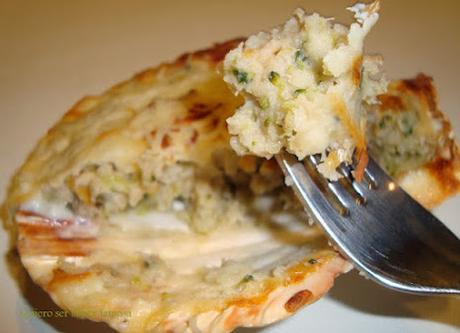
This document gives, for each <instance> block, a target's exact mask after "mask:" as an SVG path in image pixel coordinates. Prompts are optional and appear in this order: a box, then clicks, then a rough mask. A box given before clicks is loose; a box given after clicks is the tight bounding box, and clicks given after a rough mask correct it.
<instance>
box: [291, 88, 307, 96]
mask: <svg viewBox="0 0 460 333" xmlns="http://www.w3.org/2000/svg"><path fill="white" fill-rule="evenodd" d="M306 91H307V89H296V90H295V91H294V95H296V96H298V95H300V94H303V93H305V92H306Z"/></svg>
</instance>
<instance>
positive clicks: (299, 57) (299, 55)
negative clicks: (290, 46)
mask: <svg viewBox="0 0 460 333" xmlns="http://www.w3.org/2000/svg"><path fill="white" fill-rule="evenodd" d="M294 59H295V63H296V65H297V66H298V67H299V68H300V69H303V67H304V65H305V60H307V56H306V55H305V53H304V52H303V50H302V49H300V50H297V51H296V52H295V55H294Z"/></svg>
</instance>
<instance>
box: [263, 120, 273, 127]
mask: <svg viewBox="0 0 460 333" xmlns="http://www.w3.org/2000/svg"><path fill="white" fill-rule="evenodd" d="M270 123H271V119H270V118H266V119H265V120H264V127H268V126H269V125H270Z"/></svg>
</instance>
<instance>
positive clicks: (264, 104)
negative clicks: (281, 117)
mask: <svg viewBox="0 0 460 333" xmlns="http://www.w3.org/2000/svg"><path fill="white" fill-rule="evenodd" d="M258 102H259V106H260V107H261V108H262V110H266V109H268V108H269V107H270V100H269V99H268V97H267V96H264V97H262V98H260V99H259V100H258Z"/></svg>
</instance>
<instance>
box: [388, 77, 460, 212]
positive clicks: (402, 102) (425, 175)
mask: <svg viewBox="0 0 460 333" xmlns="http://www.w3.org/2000/svg"><path fill="white" fill-rule="evenodd" d="M379 100H380V102H381V104H380V107H379V110H380V111H389V112H404V111H405V110H410V109H411V108H412V107H413V106H412V105H411V103H415V101H416V102H417V103H419V105H420V106H419V107H420V110H421V112H427V113H428V115H429V117H430V118H431V120H432V121H433V122H435V121H436V122H437V123H439V124H441V130H440V134H439V137H438V143H437V147H436V152H435V155H434V157H433V158H431V159H430V160H429V161H428V162H426V163H425V164H424V165H421V166H420V167H419V168H417V169H415V170H410V171H407V172H404V173H403V174H401V175H399V176H398V177H397V180H398V182H399V183H401V184H402V185H403V187H404V188H405V190H406V191H408V192H409V193H410V194H411V195H412V196H413V197H414V198H415V199H416V200H418V201H419V202H420V203H422V204H423V205H424V206H425V207H428V208H433V207H435V206H436V205H438V204H440V203H441V202H442V201H443V200H445V199H446V198H447V197H449V196H451V195H454V194H456V193H458V191H459V190H460V156H459V153H458V146H457V143H456V142H455V139H454V135H453V130H452V127H451V125H450V123H449V120H448V119H447V117H446V116H445V115H444V114H443V113H442V112H441V110H440V109H439V107H438V97H437V92H436V88H435V87H434V85H433V79H432V78H431V77H429V76H427V75H425V74H418V75H417V76H416V77H415V78H414V79H407V80H399V81H393V82H392V83H390V85H389V89H388V93H387V94H385V95H381V96H379Z"/></svg>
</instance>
